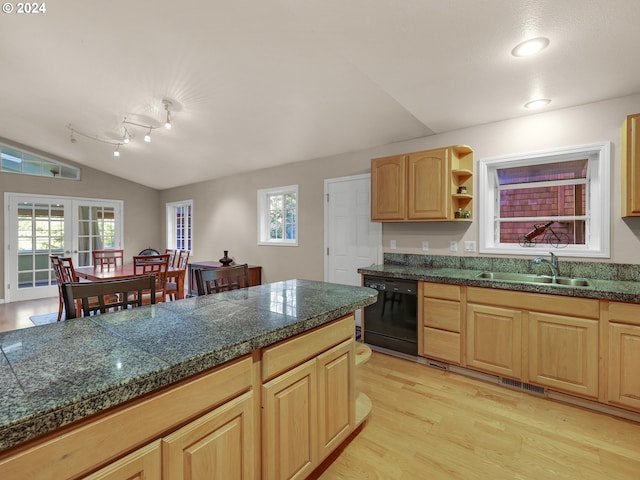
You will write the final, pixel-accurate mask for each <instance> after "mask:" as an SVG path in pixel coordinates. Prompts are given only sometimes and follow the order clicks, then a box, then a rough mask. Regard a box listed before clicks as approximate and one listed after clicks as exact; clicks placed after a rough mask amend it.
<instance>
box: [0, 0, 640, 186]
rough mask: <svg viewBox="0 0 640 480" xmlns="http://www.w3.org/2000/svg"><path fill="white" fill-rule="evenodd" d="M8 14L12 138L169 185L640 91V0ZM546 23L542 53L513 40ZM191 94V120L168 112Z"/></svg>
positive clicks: (232, 4)
mask: <svg viewBox="0 0 640 480" xmlns="http://www.w3.org/2000/svg"><path fill="white" fill-rule="evenodd" d="M46 8H47V11H46V13H42V14H31V15H18V14H15V13H14V14H0V68H1V72H2V74H1V75H0V137H4V138H6V139H9V140H12V141H14V142H18V143H21V144H24V145H28V146H30V147H33V148H35V149H39V150H42V151H44V152H48V153H50V154H53V155H57V156H59V157H62V158H64V159H69V160H72V161H74V162H78V163H79V164H82V165H87V166H90V167H93V168H97V169H99V170H103V171H105V172H108V173H111V174H113V175H117V176H120V177H125V178H129V179H131V180H133V181H136V182H138V183H141V184H144V185H148V186H150V187H153V188H157V189H165V188H171V187H175V186H180V185H186V184H190V183H194V182H198V181H202V180H207V179H212V178H217V177H224V176H228V175H233V174H236V173H239V172H244V171H249V170H255V169H259V168H264V167H268V166H273V165H279V164H285V163H291V162H297V161H302V160H309V159H314V158H320V157H324V156H328V155H333V154H339V153H343V152H347V151H353V150H360V149H364V148H370V147H375V146H378V145H384V144H388V143H392V142H397V141H403V140H407V139H411V138H415V137H422V136H427V135H431V134H434V133H442V132H446V131H451V130H457V129H460V128H464V127H469V126H474V125H479V124H483V123H487V122H494V121H498V120H504V119H508V118H514V117H519V116H523V115H528V114H531V113H532V112H531V111H528V110H525V109H524V108H523V104H524V103H525V102H526V101H528V100H530V99H532V98H534V97H547V98H550V99H552V102H551V104H550V105H549V106H548V107H547V108H548V109H559V108H566V107H570V106H574V105H580V104H584V103H589V102H594V101H599V100H604V99H608V98H614V97H620V96H625V95H629V94H635V93H640V61H639V60H638V59H639V55H640V27H639V25H640V1H639V0H538V1H536V0H395V1H394V0H232V1H229V0H226V1H221V0H187V1H184V2H176V1H175V0H135V1H132V0H108V1H107V0H102V1H96V0H58V1H54V2H47V3H46ZM537 36H545V37H548V38H549V39H550V40H551V43H550V45H549V47H548V48H547V49H546V50H544V51H543V52H542V53H541V54H539V55H538V56H535V57H531V58H516V57H513V56H512V55H511V54H510V52H511V49H512V48H513V47H514V46H515V45H516V44H517V43H519V42H520V41H522V40H525V39H528V38H532V37H537ZM165 98H166V99H169V100H171V101H172V102H173V129H172V130H171V131H165V130H164V129H158V130H156V131H154V133H153V135H152V138H153V141H152V143H150V144H146V143H145V142H143V141H142V137H143V136H144V133H145V131H144V130H143V129H140V128H138V127H131V129H130V130H131V132H132V133H133V134H134V135H135V138H134V140H133V141H132V142H131V143H130V144H129V145H125V146H122V147H121V148H120V150H121V152H122V155H121V156H120V157H119V158H114V157H113V154H112V153H113V150H114V147H113V146H111V145H108V144H105V143H103V142H99V141H95V140H91V139H88V138H85V137H83V136H81V135H76V138H77V141H76V142H75V143H71V142H70V133H71V132H70V130H69V129H68V126H69V125H71V126H72V127H73V128H74V129H76V130H77V131H78V132H79V133H82V134H85V135H88V136H91V137H96V138H99V139H101V140H106V141H113V142H117V141H119V140H120V139H121V135H122V133H123V130H122V120H123V119H124V117H127V119H128V120H130V121H133V122H136V123H142V124H153V125H160V123H161V122H162V121H163V118H164V111H163V105H162V100H163V99H165Z"/></svg>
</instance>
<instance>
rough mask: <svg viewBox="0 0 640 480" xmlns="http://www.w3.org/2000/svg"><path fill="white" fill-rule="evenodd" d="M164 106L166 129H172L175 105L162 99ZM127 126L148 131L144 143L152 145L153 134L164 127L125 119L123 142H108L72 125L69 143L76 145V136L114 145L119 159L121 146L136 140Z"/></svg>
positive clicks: (69, 126) (114, 153)
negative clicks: (172, 112) (172, 111)
mask: <svg viewBox="0 0 640 480" xmlns="http://www.w3.org/2000/svg"><path fill="white" fill-rule="evenodd" d="M162 105H163V106H164V111H165V113H166V115H165V120H164V128H166V129H167V130H170V129H171V107H173V103H172V102H171V101H169V100H167V99H166V98H165V99H162ZM127 126H134V127H138V128H142V129H144V130H146V133H145V135H144V137H143V138H144V141H145V142H146V143H150V142H151V132H152V131H153V130H156V129H158V128H161V127H162V124H155V125H149V124H147V123H136V122H132V121H130V120H127V117H124V119H123V120H122V130H123V131H122V137H121V140H115V141H114V140H106V139H103V138H100V137H98V136H97V135H88V134H86V133H82V132H80V131H78V130H77V129H75V128H74V127H73V126H72V125H71V124H69V125H67V128H68V129H69V130H71V136H70V138H69V141H70V142H71V143H76V142H77V139H76V137H75V135H80V136H82V137H84V138H88V139H90V140H95V141H96V142H101V143H106V144H108V145H114V146H115V147H116V148H115V150H114V151H113V156H114V157H119V156H120V146H121V145H127V144H128V143H130V142H131V140H132V139H135V134H134V135H132V134H131V132H133V130H131V131H129V128H127Z"/></svg>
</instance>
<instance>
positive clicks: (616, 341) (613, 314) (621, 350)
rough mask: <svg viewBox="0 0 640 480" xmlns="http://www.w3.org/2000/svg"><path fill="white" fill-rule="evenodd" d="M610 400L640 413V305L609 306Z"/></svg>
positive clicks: (608, 370) (619, 304)
mask: <svg viewBox="0 0 640 480" xmlns="http://www.w3.org/2000/svg"><path fill="white" fill-rule="evenodd" d="M608 336H609V355H608V365H607V374H608V375H607V380H608V388H607V390H608V391H607V398H608V401H609V402H610V403H612V404H614V405H618V406H622V407H628V408H633V409H635V410H640V367H639V366H640V305H636V304H629V303H619V302H610V303H609V328H608Z"/></svg>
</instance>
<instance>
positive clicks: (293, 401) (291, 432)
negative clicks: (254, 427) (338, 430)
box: [262, 359, 318, 480]
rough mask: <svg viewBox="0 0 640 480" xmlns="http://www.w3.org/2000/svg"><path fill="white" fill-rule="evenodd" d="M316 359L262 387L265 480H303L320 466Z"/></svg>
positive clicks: (263, 476)
mask: <svg viewBox="0 0 640 480" xmlns="http://www.w3.org/2000/svg"><path fill="white" fill-rule="evenodd" d="M317 398H318V397H317V379H316V361H315V359H313V360H309V361H308V362H305V363H303V364H302V365H299V366H298V367H296V368H294V369H292V370H289V371H288V372H286V373H284V374H282V375H280V376H278V377H276V378H274V379H273V380H271V381H270V382H268V383H265V384H264V385H263V386H262V478H264V479H265V480H285V479H302V478H305V477H307V476H308V475H309V474H310V473H311V472H312V471H313V469H314V468H315V467H316V466H317V465H318V429H317V425H318V406H317Z"/></svg>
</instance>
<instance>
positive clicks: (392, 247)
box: [389, 240, 396, 250]
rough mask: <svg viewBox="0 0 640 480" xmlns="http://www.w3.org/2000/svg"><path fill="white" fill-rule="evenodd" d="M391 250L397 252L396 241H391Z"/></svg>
mask: <svg viewBox="0 0 640 480" xmlns="http://www.w3.org/2000/svg"><path fill="white" fill-rule="evenodd" d="M389 248H390V249H391V250H395V249H396V241H395V240H391V241H390V242H389Z"/></svg>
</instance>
